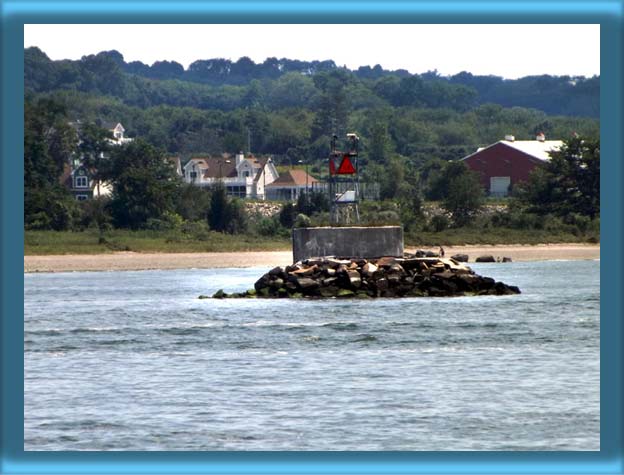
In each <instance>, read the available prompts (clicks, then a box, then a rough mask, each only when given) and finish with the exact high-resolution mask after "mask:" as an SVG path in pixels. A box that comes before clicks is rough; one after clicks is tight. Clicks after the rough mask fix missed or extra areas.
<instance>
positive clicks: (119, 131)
mask: <svg viewBox="0 0 624 475" xmlns="http://www.w3.org/2000/svg"><path fill="white" fill-rule="evenodd" d="M101 127H102V128H103V129H106V130H108V131H110V132H111V133H112V134H113V138H112V139H110V142H111V143H112V144H114V145H123V144H126V143H130V142H132V141H133V140H134V139H131V138H129V137H124V133H125V132H126V129H124V126H123V125H121V122H102V126H101Z"/></svg>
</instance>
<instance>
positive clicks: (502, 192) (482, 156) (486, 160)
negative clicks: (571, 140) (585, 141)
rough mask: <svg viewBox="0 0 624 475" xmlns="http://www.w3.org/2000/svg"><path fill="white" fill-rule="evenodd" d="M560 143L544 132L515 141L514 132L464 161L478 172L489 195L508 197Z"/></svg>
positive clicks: (561, 143)
mask: <svg viewBox="0 0 624 475" xmlns="http://www.w3.org/2000/svg"><path fill="white" fill-rule="evenodd" d="M561 145H563V142H562V141H561V140H546V137H545V136H544V134H543V133H539V134H537V136H536V137H535V140H515V137H514V136H513V135H507V136H506V137H505V139H504V140H499V141H498V142H496V143H494V144H492V145H489V146H487V147H481V148H479V149H477V151H476V152H474V153H472V154H470V155H468V156H466V157H464V158H462V160H463V161H464V162H465V163H466V165H468V167H469V168H470V169H472V170H474V171H476V172H478V173H479V175H480V178H481V184H482V185H483V187H484V188H485V189H486V190H487V192H488V193H489V195H490V196H507V195H508V194H509V193H510V191H511V190H512V189H513V187H514V186H515V185H516V184H517V183H519V182H522V181H525V182H526V181H528V179H529V175H530V173H531V172H532V171H533V170H534V169H535V167H537V166H539V165H541V164H542V163H544V162H545V161H547V160H549V159H550V155H549V152H551V151H555V150H558V149H559V148H560V147H561Z"/></svg>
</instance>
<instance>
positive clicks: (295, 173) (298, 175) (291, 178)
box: [267, 169, 318, 188]
mask: <svg viewBox="0 0 624 475" xmlns="http://www.w3.org/2000/svg"><path fill="white" fill-rule="evenodd" d="M306 176H307V178H308V180H307V183H308V186H309V185H311V184H312V183H318V180H317V179H316V178H314V177H313V176H312V175H309V174H307V173H306V172H305V170H297V169H295V170H288V171H287V172H286V173H283V174H281V175H280V176H279V178H278V179H277V180H275V181H274V182H273V183H271V184H270V185H267V188H268V187H269V186H273V187H288V186H305V185H306Z"/></svg>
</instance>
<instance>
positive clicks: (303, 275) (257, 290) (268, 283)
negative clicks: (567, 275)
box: [213, 257, 520, 298]
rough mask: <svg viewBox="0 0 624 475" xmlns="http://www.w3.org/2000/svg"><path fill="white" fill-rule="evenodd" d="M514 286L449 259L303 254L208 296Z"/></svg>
mask: <svg viewBox="0 0 624 475" xmlns="http://www.w3.org/2000/svg"><path fill="white" fill-rule="evenodd" d="M519 293H520V290H519V289H518V287H515V286H511V285H506V284H504V283H502V282H496V281H495V280H494V279H492V278H489V277H482V276H480V275H477V274H475V273H474V272H473V271H472V270H471V269H470V267H468V266H466V265H464V264H461V263H460V262H458V261H456V260H454V259H445V258H394V257H382V258H380V259H368V260H367V259H336V258H330V257H327V258H317V259H306V260H304V261H302V262H297V263H296V264H293V265H291V266H287V267H275V268H274V269H271V270H270V271H269V272H267V273H266V274H264V275H263V276H262V277H260V279H258V281H257V282H256V283H255V285H254V289H253V290H248V291H247V292H243V293H234V294H226V293H225V292H223V291H222V290H219V291H218V292H217V293H216V294H214V295H213V298H227V297H229V298H241V297H251V298H302V297H310V298H331V297H337V298H376V297H454V296H464V295H511V294H519Z"/></svg>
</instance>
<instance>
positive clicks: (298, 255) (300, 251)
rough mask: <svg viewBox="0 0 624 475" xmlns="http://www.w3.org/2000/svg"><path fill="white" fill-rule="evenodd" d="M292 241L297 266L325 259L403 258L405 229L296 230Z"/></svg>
mask: <svg viewBox="0 0 624 475" xmlns="http://www.w3.org/2000/svg"><path fill="white" fill-rule="evenodd" d="M292 241H293V258H294V262H297V261H301V260H304V259H308V258H310V257H323V256H336V257H345V258H363V259H374V258H378V257H385V256H393V257H403V228H402V227H401V226H376V227H359V226H358V227H356V226H354V227H323V228H295V229H293V233H292Z"/></svg>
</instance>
